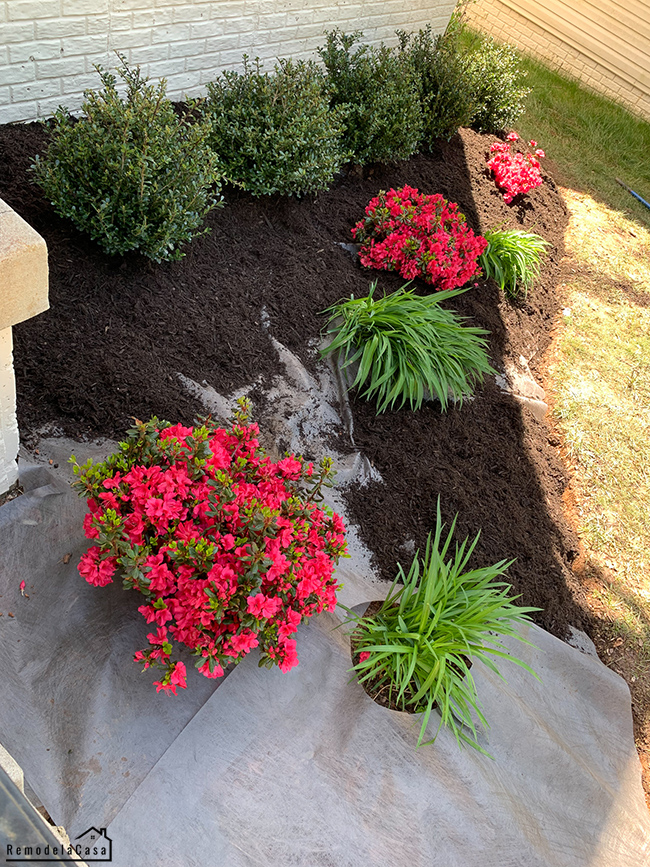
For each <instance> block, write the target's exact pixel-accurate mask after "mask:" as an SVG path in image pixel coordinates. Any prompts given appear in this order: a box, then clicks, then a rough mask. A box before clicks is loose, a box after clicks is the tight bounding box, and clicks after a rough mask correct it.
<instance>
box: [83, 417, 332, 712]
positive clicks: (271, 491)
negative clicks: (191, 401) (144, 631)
mask: <svg viewBox="0 0 650 867" xmlns="http://www.w3.org/2000/svg"><path fill="white" fill-rule="evenodd" d="M247 420H248V405H247V403H246V402H245V401H243V402H242V404H241V407H240V409H239V411H238V412H237V413H236V415H235V419H234V420H233V422H232V424H231V425H230V427H229V428H219V427H216V426H215V424H214V423H213V422H212V421H211V420H210V419H208V420H206V421H205V422H204V423H203V424H202V425H200V426H197V427H193V428H192V427H183V426H182V425H178V424H177V425H170V424H168V423H167V422H162V421H158V419H156V418H153V419H151V421H149V422H146V423H143V422H138V421H136V424H135V427H134V428H133V429H132V430H131V431H129V434H128V439H127V440H126V442H123V443H120V447H119V452H118V453H117V454H115V455H112V456H110V457H109V458H108V459H107V460H106V461H104V462H103V463H100V464H97V465H95V466H94V465H93V464H92V462H91V461H88V463H87V464H85V465H84V466H82V467H80V466H79V465H78V464H77V463H76V461H75V460H74V458H73V459H72V463H73V464H74V466H75V473H76V474H77V475H78V476H79V479H78V480H77V481H75V483H74V486H75V488H76V489H77V490H78V491H79V493H81V494H82V495H85V496H86V497H87V502H88V508H89V512H88V514H87V515H86V517H85V519H84V529H85V532H86V536H87V537H88V538H89V539H93V540H95V541H96V542H97V544H95V545H93V546H92V547H91V548H90V549H89V550H88V552H87V553H86V554H84V555H83V556H82V557H81V562H80V563H79V567H78V568H79V572H80V574H81V575H82V576H83V577H84V578H85V579H86V581H88V582H89V583H90V584H94V585H95V586H97V587H103V586H105V585H106V584H110V583H111V582H112V581H113V579H114V578H115V577H116V576H118V575H119V576H120V577H121V578H122V579H123V585H124V588H125V589H130V590H137V591H138V592H140V593H141V594H142V595H143V596H144V597H145V601H144V603H143V604H142V605H141V606H140V607H139V609H138V610H139V611H140V613H141V614H142V615H143V617H144V618H145V620H146V621H147V623H148V624H151V626H152V630H154V631H152V632H150V633H149V635H148V636H147V638H148V641H149V646H148V648H146V649H144V650H138V651H137V653H136V654H135V660H136V661H138V662H141V663H142V664H143V665H144V668H145V669H146V668H149V667H150V666H156V667H159V668H162V669H163V671H164V674H163V676H162V677H161V678H160V680H159V681H157V682H156V684H155V686H156V687H157V690H158V691H160V690H164V691H165V692H171V693H173V694H174V695H175V694H176V688H177V687H179V686H180V687H183V688H184V687H185V685H186V670H185V665H184V663H183V662H181V661H175V660H174V659H173V658H172V653H173V642H180V643H182V644H185V645H186V646H187V647H189V648H190V649H191V650H192V651H193V653H194V656H196V657H197V661H196V667H197V668H198V670H199V671H200V672H201V673H202V674H204V675H205V676H206V677H213V678H214V677H221V676H222V675H223V673H224V668H225V667H226V666H227V665H229V664H231V663H238V662H239V661H240V660H241V659H242V658H243V657H244V656H245V655H246V654H247V653H249V652H250V651H251V650H252V649H253V648H254V647H258V648H259V649H260V652H261V664H265V665H267V666H271V665H273V664H276V665H278V666H279V667H280V669H281V670H282V671H289V670H290V669H291V668H292V667H293V666H295V665H297V664H298V657H297V655H296V641H295V638H294V635H295V633H296V630H297V628H298V625H299V624H300V622H301V621H302V619H303V618H305V617H311V616H312V615H313V614H316V613H320V612H321V611H331V610H332V609H333V608H334V606H335V604H336V590H337V589H338V587H337V584H336V579H335V578H334V567H335V565H336V563H337V561H338V559H339V557H341V556H343V555H344V554H345V551H346V543H345V539H344V535H343V534H344V526H343V522H342V520H341V518H340V517H339V516H338V515H336V514H335V513H333V512H331V510H329V509H328V508H327V507H326V506H318V505H317V502H318V501H319V500H320V498H321V490H322V486H323V484H325V483H326V482H327V480H328V478H329V476H330V475H331V460H330V459H329V458H325V459H323V461H322V463H321V468H320V471H318V472H315V470H314V466H313V464H305V463H304V462H303V460H302V459H301V458H297V457H295V456H294V455H290V456H288V457H285V458H283V459H282V460H279V461H277V462H276V463H274V462H273V461H271V459H270V458H269V457H268V456H266V455H265V454H264V452H263V451H262V449H261V448H260V446H259V442H258V439H257V434H258V433H259V429H258V427H257V425H255V424H248V423H247Z"/></svg>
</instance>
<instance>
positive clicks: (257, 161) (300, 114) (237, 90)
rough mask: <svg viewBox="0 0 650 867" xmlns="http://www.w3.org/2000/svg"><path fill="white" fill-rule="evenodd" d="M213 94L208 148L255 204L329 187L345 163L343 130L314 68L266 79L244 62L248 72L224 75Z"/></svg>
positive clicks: (286, 64)
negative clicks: (262, 199)
mask: <svg viewBox="0 0 650 867" xmlns="http://www.w3.org/2000/svg"><path fill="white" fill-rule="evenodd" d="M207 90H208V98H207V100H206V101H205V103H204V105H203V110H204V112H205V113H206V114H207V116H208V117H209V118H210V120H211V123H212V134H211V138H210V141H211V144H212V147H213V149H214V150H215V151H216V152H217V153H218V154H219V159H220V162H221V165H222V166H223V171H224V175H225V177H226V178H227V179H228V180H229V181H231V182H232V183H235V184H238V185H239V186H241V187H243V188H244V189H245V190H249V191H250V192H251V193H253V195H255V196H262V195H270V194H271V193H282V194H284V195H290V194H292V193H294V194H296V195H301V194H303V193H309V192H315V191H316V190H322V189H326V188H327V187H328V186H330V184H331V182H332V178H333V177H334V174H335V173H336V172H337V171H338V170H339V168H340V166H341V164H342V163H343V162H344V161H345V159H346V154H345V153H344V151H343V149H342V144H341V137H342V134H343V128H342V124H341V121H340V112H336V111H330V108H329V96H328V93H327V86H326V81H325V76H324V75H323V73H322V72H321V71H320V70H319V68H318V67H317V66H316V64H315V63H312V62H307V63H305V62H303V61H297V62H294V61H292V60H281V61H280V62H279V64H278V65H276V67H275V70H274V72H273V73H268V72H263V71H262V68H261V64H260V61H259V58H258V59H256V60H255V61H254V62H253V63H251V62H250V61H249V59H248V57H246V56H244V71H243V72H241V73H240V72H234V71H226V72H223V73H222V74H221V75H220V76H219V78H218V79H217V80H216V81H213V82H211V83H210V84H208V85H207Z"/></svg>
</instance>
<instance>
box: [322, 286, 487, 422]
mask: <svg viewBox="0 0 650 867" xmlns="http://www.w3.org/2000/svg"><path fill="white" fill-rule="evenodd" d="M407 286H408V284H406V285H405V286H402V287H401V288H400V289H398V290H397V291H396V292H393V293H391V294H389V295H385V296H384V297H383V298H375V297H374V292H375V289H376V288H377V282H376V281H375V282H373V283H372V284H371V285H370V291H369V293H368V295H367V296H366V297H365V298H350V299H349V300H348V301H341V302H339V303H338V304H334V305H333V306H332V307H329V308H328V309H327V310H326V311H325V313H329V314H330V318H329V320H328V325H329V328H328V332H327V333H328V334H330V335H332V342H331V343H330V344H329V345H328V346H327V347H326V348H325V349H324V350H323V352H322V354H323V355H327V354H328V353H332V352H336V351H338V352H340V353H341V356H342V359H343V367H344V368H345V367H349V366H350V365H353V364H355V363H356V362H358V363H359V368H358V371H357V374H356V378H355V380H354V382H353V384H352V386H351V387H352V388H354V387H356V386H359V387H364V386H365V390H364V391H363V392H362V395H363V396H364V397H366V398H368V399H375V400H376V402H377V411H378V412H379V413H382V412H384V411H385V410H387V409H393V408H394V407H395V405H396V404H397V406H398V407H401V406H403V405H404V404H405V403H408V404H409V405H410V407H411V409H414V410H416V409H419V408H420V406H421V405H422V401H423V400H424V399H425V393H426V392H427V391H428V392H429V394H430V395H431V396H432V397H437V398H438V400H439V401H440V403H441V405H442V409H443V410H445V409H446V408H447V404H448V401H449V399H450V398H451V399H452V400H455V401H458V402H459V403H462V400H463V397H464V396H467V395H469V394H471V393H472V391H473V388H474V385H475V383H476V382H479V381H481V380H482V379H483V376H484V375H485V374H486V373H493V372H494V371H493V370H492V368H491V367H490V364H489V361H488V357H487V336H488V334H489V332H487V331H484V330H483V329H481V328H474V327H470V326H467V325H463V324H462V322H463V320H462V318H461V317H460V316H459V315H458V314H457V313H456V312H455V311H453V310H446V309H445V308H444V307H442V306H441V302H443V301H447V300H449V299H450V298H455V297H456V296H457V295H460V294H461V293H462V292H464V291H466V290H464V289H454V290H447V291H442V292H436V293H435V294H433V295H416V294H415V291H414V290H413V289H407Z"/></svg>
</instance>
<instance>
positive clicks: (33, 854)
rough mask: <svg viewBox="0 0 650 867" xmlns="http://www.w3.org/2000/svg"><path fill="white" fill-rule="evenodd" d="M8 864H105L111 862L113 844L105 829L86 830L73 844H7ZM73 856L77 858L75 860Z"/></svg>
mask: <svg viewBox="0 0 650 867" xmlns="http://www.w3.org/2000/svg"><path fill="white" fill-rule="evenodd" d="M6 854H7V858H6V861H7V863H8V864H17V863H20V862H21V861H28V862H29V863H30V864H32V863H44V862H47V861H53V862H54V863H56V864H62V863H70V864H78V863H79V862H78V859H79V858H81V859H83V860H84V861H85V862H86V863H88V864H91V863H93V862H99V861H102V862H106V861H112V860H113V843H112V840H111V838H110V837H109V836H107V834H106V828H100V829H99V831H98V830H97V828H88V830H87V831H84V832H83V834H79V836H78V837H77V839H76V840H75V841H74V843H70V844H69V845H67V846H66V845H65V843H61V844H59V845H52V844H49V843H48V844H42V843H39V844H38V845H36V846H22V845H21V846H14V845H13V844H11V843H7V853H6ZM75 855H76V856H77V857H76V858H75Z"/></svg>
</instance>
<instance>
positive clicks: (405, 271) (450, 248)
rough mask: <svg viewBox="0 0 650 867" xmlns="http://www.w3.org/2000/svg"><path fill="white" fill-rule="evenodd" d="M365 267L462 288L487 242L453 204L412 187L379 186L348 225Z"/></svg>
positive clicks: (475, 266)
mask: <svg viewBox="0 0 650 867" xmlns="http://www.w3.org/2000/svg"><path fill="white" fill-rule="evenodd" d="M352 235H353V237H354V239H355V240H356V241H357V242H358V243H360V244H361V250H360V253H359V258H360V261H361V264H362V265H364V266H365V267H366V268H378V269H380V270H384V271H397V272H398V273H399V274H401V276H402V277H404V278H406V279H407V280H412V279H413V278H414V277H420V278H421V279H422V280H424V281H425V282H426V283H430V284H431V285H432V286H434V287H435V288H436V289H455V288H456V287H457V286H463V285H464V284H465V283H467V281H468V280H469V279H470V278H471V277H473V276H474V274H476V272H477V271H478V270H479V266H478V257H479V256H480V255H481V253H483V251H484V250H485V248H486V247H487V242H486V241H485V239H484V238H482V237H481V236H480V235H475V234H474V232H473V231H472V230H471V229H470V228H469V227H468V226H467V224H466V221H465V217H464V215H463V214H461V213H460V211H459V210H458V205H456V204H455V203H454V202H448V201H447V200H446V199H444V198H443V197H442V196H441V195H440V194H439V193H436V194H435V195H426V194H424V193H420V192H419V190H417V189H415V188H414V187H409V186H404V187H402V188H401V189H399V190H395V189H391V190H389V191H388V192H387V193H386V192H384V191H383V190H382V191H381V192H380V193H379V195H378V196H376V197H375V198H374V199H372V200H371V202H370V204H369V205H368V207H367V208H366V216H365V219H363V220H360V221H359V222H358V223H357V224H356V225H355V227H354V228H353V229H352Z"/></svg>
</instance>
